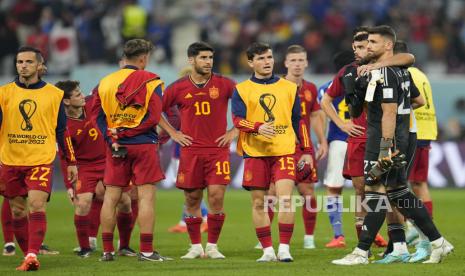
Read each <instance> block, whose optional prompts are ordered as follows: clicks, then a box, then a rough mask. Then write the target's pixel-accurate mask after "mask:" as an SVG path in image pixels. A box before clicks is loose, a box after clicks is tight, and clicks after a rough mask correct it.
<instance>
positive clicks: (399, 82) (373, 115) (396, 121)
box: [333, 26, 453, 265]
mask: <svg viewBox="0 0 465 276" xmlns="http://www.w3.org/2000/svg"><path fill="white" fill-rule="evenodd" d="M395 41H396V35H395V32H394V30H393V29H392V28H391V27H389V26H378V27H373V28H371V29H370V30H369V36H368V55H369V57H370V58H371V59H373V60H374V61H375V62H377V61H383V60H385V59H387V58H389V57H392V56H393V48H394V43H395ZM378 77H380V78H379V79H380V81H381V82H382V84H381V85H377V86H376V90H375V91H374V93H373V94H372V96H373V98H372V99H371V97H370V95H367V96H366V97H365V99H366V100H367V102H368V111H367V115H368V118H367V122H368V128H367V144H366V150H365V184H366V185H365V197H366V199H365V200H366V206H367V207H368V209H369V210H367V215H366V216H365V219H364V222H363V226H362V232H361V234H360V239H359V243H358V246H357V247H356V248H355V249H354V251H353V252H352V253H350V254H348V255H347V256H345V257H344V258H342V259H339V260H334V261H333V263H334V264H338V265H357V264H367V263H368V250H369V248H370V246H371V244H372V243H373V240H374V238H375V235H376V233H377V232H378V230H379V229H380V227H381V225H382V223H383V221H384V218H385V216H386V212H387V209H389V207H390V205H389V201H390V202H391V203H392V204H393V205H394V206H396V207H397V208H398V209H399V211H400V212H401V213H402V214H403V215H404V216H405V217H407V218H410V219H413V220H414V221H415V223H416V225H417V226H418V227H419V228H420V229H421V231H422V232H423V233H424V234H425V235H426V236H427V237H428V239H429V240H430V242H431V244H432V253H431V257H430V259H429V260H428V261H426V262H425V263H439V262H440V261H441V260H442V259H443V258H444V257H445V256H446V255H448V254H449V253H450V252H451V251H452V250H453V246H452V245H451V244H450V243H449V242H448V241H447V240H445V239H444V238H443V237H442V236H441V234H440V233H439V231H438V230H437V229H436V226H435V225H434V223H433V221H432V220H431V217H430V216H429V215H428V212H427V210H426V208H425V207H424V205H423V204H421V202H420V201H419V200H418V198H416V197H415V196H414V195H413V193H411V192H410V191H409V190H408V187H407V175H406V169H405V167H394V166H393V159H392V158H394V157H396V156H397V155H398V154H406V153H407V151H408V147H409V144H408V141H409V126H410V112H411V108H410V83H409V82H410V75H409V73H408V71H407V69H402V68H399V67H384V68H381V75H380V76H378ZM376 79H377V76H375V75H374V74H373V73H372V80H376ZM367 94H368V92H367ZM392 152H393V153H394V154H393V153H392ZM386 190H387V195H386ZM388 198H389V201H388Z"/></svg>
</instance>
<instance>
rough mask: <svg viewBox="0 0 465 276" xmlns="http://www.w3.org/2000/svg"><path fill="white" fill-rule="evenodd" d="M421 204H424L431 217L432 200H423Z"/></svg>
mask: <svg viewBox="0 0 465 276" xmlns="http://www.w3.org/2000/svg"><path fill="white" fill-rule="evenodd" d="M423 204H424V205H425V208H426V210H427V211H428V215H429V216H430V217H431V218H433V202H432V201H424V202H423Z"/></svg>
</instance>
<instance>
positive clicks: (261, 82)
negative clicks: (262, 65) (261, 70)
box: [250, 74, 279, 84]
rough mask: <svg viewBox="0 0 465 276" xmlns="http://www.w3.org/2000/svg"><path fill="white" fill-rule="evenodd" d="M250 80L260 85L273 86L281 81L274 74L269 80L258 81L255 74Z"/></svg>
mask: <svg viewBox="0 0 465 276" xmlns="http://www.w3.org/2000/svg"><path fill="white" fill-rule="evenodd" d="M250 80H251V81H253V82H255V83H259V84H273V83H275V82H277V81H278V80H279V77H278V76H276V75H274V74H273V75H271V77H269V78H267V79H258V78H256V77H255V74H253V75H252V77H251V78H250Z"/></svg>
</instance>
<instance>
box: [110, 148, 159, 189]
mask: <svg viewBox="0 0 465 276" xmlns="http://www.w3.org/2000/svg"><path fill="white" fill-rule="evenodd" d="M124 146H125V147H126V148H127V151H128V153H127V155H126V157H124V158H113V157H112V156H111V151H110V150H107V154H106V163H105V175H104V178H103V182H104V184H105V185H107V186H118V187H122V188H124V187H128V186H129V182H130V181H131V180H132V181H133V185H136V186H137V185H143V184H150V183H155V182H158V181H160V180H162V179H164V178H165V175H164V174H163V171H162V170H161V167H160V159H159V157H158V144H140V145H124Z"/></svg>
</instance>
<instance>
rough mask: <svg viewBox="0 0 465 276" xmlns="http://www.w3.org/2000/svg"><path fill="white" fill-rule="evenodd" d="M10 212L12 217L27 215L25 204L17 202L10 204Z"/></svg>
mask: <svg viewBox="0 0 465 276" xmlns="http://www.w3.org/2000/svg"><path fill="white" fill-rule="evenodd" d="M10 206H11V214H12V215H13V217H14V218H23V217H25V216H27V210H26V206H22V205H19V204H14V205H13V204H11V205H10Z"/></svg>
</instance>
